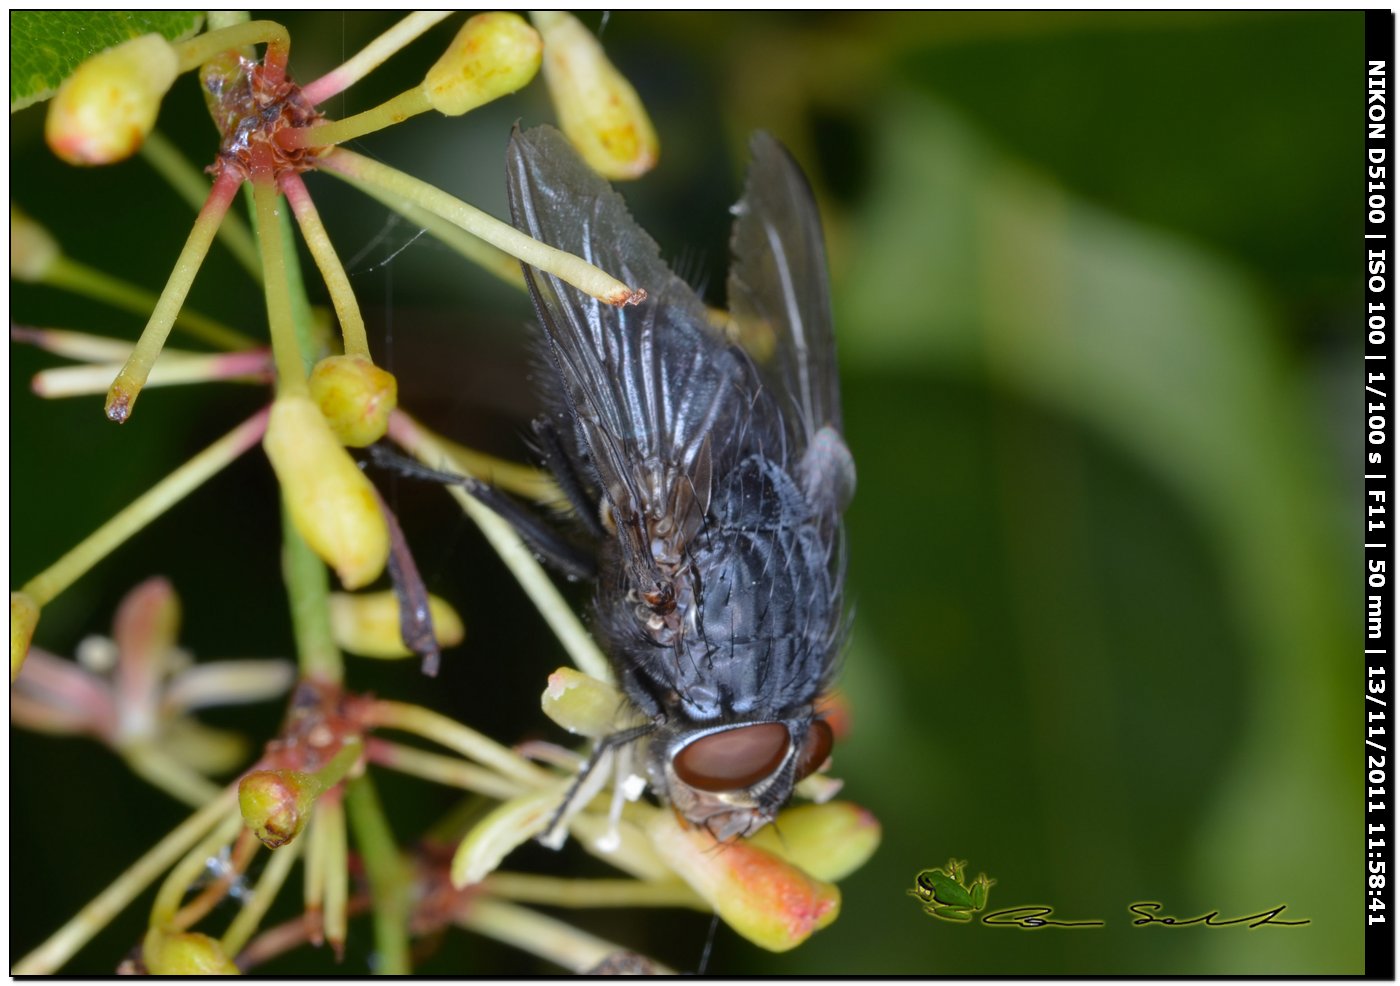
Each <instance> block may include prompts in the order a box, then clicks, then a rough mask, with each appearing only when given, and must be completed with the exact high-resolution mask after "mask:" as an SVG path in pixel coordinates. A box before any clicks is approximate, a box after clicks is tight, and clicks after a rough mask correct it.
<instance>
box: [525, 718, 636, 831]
mask: <svg viewBox="0 0 1400 986" xmlns="http://www.w3.org/2000/svg"><path fill="white" fill-rule="evenodd" d="M655 728H656V724H655V723H650V722H648V723H645V724H643V725H641V726H633V727H632V728H631V729H624V730H623V731H622V732H620V733H613V734H612V735H610V736H604V737H603V738H602V739H600V740H599V741H598V744H597V746H595V747H594V748H593V752H592V753H590V754H589V755H588V759H587V760H585V761H584V762H583V766H581V767H580V768H579V770H578V773H577V774H575V775H574V780H573V783H572V784H570V785H569V790H568V793H566V794H565V795H564V800H563V801H561V802H560V803H559V807H558V808H556V809H555V810H554V817H553V818H551V819H550V820H549V827H548V828H546V829H545V830H544V831H543V832H541V833H540V834H539V835H538V836H536V838H537V840H538V841H539V842H540V843H542V844H543V845H546V846H549V847H550V848H551V849H558V848H559V847H560V846H561V845H562V844H563V838H562V831H561V826H563V825H564V824H566V823H567V822H568V820H569V816H570V815H571V814H572V812H571V811H570V809H571V808H572V807H573V803H574V801H576V800H577V799H578V796H579V792H580V791H582V790H583V786H584V782H585V781H587V780H588V779H589V777H591V776H592V774H593V772H594V771H596V770H597V769H598V765H599V764H600V763H601V762H602V760H603V756H604V755H605V754H607V753H608V752H610V751H612V750H615V749H617V748H618V747H620V746H626V745H627V744H628V743H634V742H636V741H637V740H639V739H641V738H642V737H643V736H645V735H647V734H648V733H650V732H651V731H652V730H653V729H655Z"/></svg>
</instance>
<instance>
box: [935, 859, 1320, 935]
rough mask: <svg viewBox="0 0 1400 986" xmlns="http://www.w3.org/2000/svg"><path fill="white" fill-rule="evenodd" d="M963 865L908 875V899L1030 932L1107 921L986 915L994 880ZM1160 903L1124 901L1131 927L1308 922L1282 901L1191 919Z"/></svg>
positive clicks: (1010, 910) (942, 912)
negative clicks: (1287, 914) (972, 875)
mask: <svg viewBox="0 0 1400 986" xmlns="http://www.w3.org/2000/svg"><path fill="white" fill-rule="evenodd" d="M966 866H967V863H965V862H962V861H960V860H957V859H950V860H948V865H947V866H946V867H933V868H931V869H927V870H923V871H922V872H921V873H919V875H918V876H917V877H915V878H914V889H913V890H910V891H909V894H910V895H911V896H913V897H917V898H918V899H919V901H920V903H921V904H922V905H923V908H924V912H925V913H926V914H929V915H931V916H933V917H936V918H938V919H940V920H943V921H955V922H958V923H961V924H966V923H969V922H971V921H972V919H973V918H974V917H975V916H977V915H979V914H981V917H980V918H979V920H980V921H981V923H982V924H986V925H993V926H999V927H1009V928H1021V929H1025V930H1035V929H1038V928H1102V927H1104V926H1105V925H1106V924H1107V922H1105V921H1102V920H1088V921H1064V920H1061V919H1059V918H1054V917H1051V915H1052V914H1054V913H1055V909H1054V908H1053V907H1050V906H1048V905H1045V904H1027V905H1023V906H1020V907H1007V908H1003V909H1002V910H999V911H991V912H989V913H986V914H982V913H981V912H982V911H984V910H986V907H987V898H988V897H989V896H990V893H991V888H992V886H993V885H994V884H995V883H996V881H995V880H992V879H989V878H988V877H987V875H986V874H985V873H978V874H977V878H976V879H975V880H973V881H972V882H971V883H970V884H969V883H968V882H967V879H966V877H965V876H964V875H963V870H964V868H965V867H966ZM1164 906H1165V905H1163V904H1162V903H1160V902H1159V901H1155V900H1143V901H1137V902H1136V903H1133V904H1129V905H1128V913H1130V914H1135V915H1137V917H1136V918H1135V919H1134V920H1133V926H1134V927H1143V926H1145V925H1153V924H1155V925H1161V926H1162V927H1164V928H1189V927H1197V926H1199V927H1205V928H1229V927H1235V926H1239V925H1244V926H1245V927H1248V928H1262V927H1264V926H1265V925H1271V926H1274V927H1290V928H1296V927H1298V926H1300V925H1305V924H1311V923H1312V921H1311V920H1309V919H1306V918H1304V919H1301V920H1297V921H1293V920H1286V919H1284V918H1282V917H1280V915H1281V914H1283V912H1284V911H1285V910H1286V909H1287V908H1288V905H1287V904H1279V905H1278V906H1277V907H1273V908H1270V909H1268V910H1265V911H1259V912H1257V913H1254V914H1245V915H1241V916H1240V917H1229V918H1227V917H1222V916H1221V914H1220V911H1219V910H1213V911H1208V912H1206V913H1205V914H1198V915H1196V916H1195V917H1187V918H1182V917H1177V916H1175V915H1172V914H1163V913H1162V909H1163V907H1164Z"/></svg>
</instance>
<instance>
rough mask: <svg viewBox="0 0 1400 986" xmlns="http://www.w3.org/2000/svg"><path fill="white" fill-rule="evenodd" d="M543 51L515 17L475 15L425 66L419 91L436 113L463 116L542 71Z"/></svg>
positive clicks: (536, 38) (536, 37)
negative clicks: (435, 59) (421, 89)
mask: <svg viewBox="0 0 1400 986" xmlns="http://www.w3.org/2000/svg"><path fill="white" fill-rule="evenodd" d="M543 49H544V45H543V43H542V42H541V41H540V36H539V34H538V33H536V31H535V29H534V28H532V27H531V26H530V25H529V24H526V23H525V21H524V20H523V19H521V18H520V17H519V16H518V15H516V14H507V13H503V12H495V13H488V14H477V15H476V16H475V17H472V18H470V19H469V20H468V21H467V22H466V23H465V24H463V25H462V29H461V30H460V31H458V32H457V36H456V37H455V38H453V39H452V46H451V47H450V48H448V49H447V52H446V53H445V54H444V55H443V56H442V57H441V58H439V59H438V60H437V64H435V65H434V66H433V67H432V68H430V69H429V70H428V74H427V77H426V78H424V79H423V93H424V95H425V96H427V98H428V103H429V105H431V106H432V108H433V109H435V110H437V111H438V112H439V113H442V114H443V115H445V116H461V115H462V114H463V113H465V112H467V111H468V110H474V109H476V108H477V107H478V106H481V105H482V104H484V103H489V102H491V100H493V99H499V98H500V97H501V96H505V95H509V94H510V93H513V92H515V90H517V89H519V88H521V87H522V86H524V85H526V84H527V83H528V82H529V81H530V80H531V79H533V78H534V77H535V73H537V72H538V71H539V70H540V56H541V53H542V51H543Z"/></svg>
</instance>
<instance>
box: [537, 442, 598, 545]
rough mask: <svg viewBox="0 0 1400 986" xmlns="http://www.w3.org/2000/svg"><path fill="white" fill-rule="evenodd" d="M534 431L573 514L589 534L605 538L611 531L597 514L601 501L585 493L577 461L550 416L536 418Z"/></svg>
mask: <svg viewBox="0 0 1400 986" xmlns="http://www.w3.org/2000/svg"><path fill="white" fill-rule="evenodd" d="M534 431H535V438H536V439H537V440H538V442H539V450H540V455H542V456H543V457H544V464H545V467H546V468H548V469H549V471H550V473H551V474H553V476H554V481H555V482H556V483H557V484H558V485H559V490H560V492H562V493H563V494H564V497H565V499H567V500H568V501H569V506H571V507H573V510H574V514H575V515H576V516H577V517H578V519H579V520H580V521H581V522H582V523H583V525H584V526H585V527H587V528H588V533H589V534H591V535H592V536H593V537H594V538H596V539H597V540H599V541H602V540H604V539H605V538H607V536H608V532H607V531H606V530H605V529H604V528H603V521H602V519H601V518H600V517H599V516H598V504H597V503H595V502H594V501H593V499H592V498H591V497H590V496H589V495H588V493H587V492H586V490H585V486H584V482H583V477H582V476H580V475H579V474H578V469H577V468H576V467H575V464H574V460H573V459H571V458H570V457H569V454H568V452H567V451H565V449H564V441H563V439H562V438H560V437H559V429H558V428H556V427H555V425H554V422H553V421H551V420H549V419H548V418H536V419H535V422H534Z"/></svg>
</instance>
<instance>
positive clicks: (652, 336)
mask: <svg viewBox="0 0 1400 986" xmlns="http://www.w3.org/2000/svg"><path fill="white" fill-rule="evenodd" d="M507 174H508V182H509V184H508V191H509V196H510V207H511V215H512V218H513V220H514V222H515V225H516V226H517V227H518V228H519V229H521V230H522V231H524V232H527V233H529V234H530V235H531V236H533V237H535V238H536V239H538V240H542V241H543V242H545V243H548V244H550V245H551V246H554V247H558V248H559V249H562V250H567V251H569V252H571V253H574V254H577V255H579V256H581V257H583V258H584V259H585V260H587V261H588V262H589V263H592V264H594V265H596V266H598V267H601V268H602V269H603V270H606V271H607V272H608V273H610V274H612V275H613V276H615V277H618V278H620V279H621V280H623V281H624V282H626V283H627V284H628V285H631V286H633V287H640V288H643V289H644V290H645V291H646V292H647V299H646V300H645V301H643V302H642V303H640V304H638V305H634V306H629V307H626V308H616V307H613V306H611V305H608V304H605V303H604V302H600V301H597V300H595V299H593V298H591V297H589V296H588V295H586V294H584V293H583V292H581V291H579V290H577V289H576V288H573V287H572V286H570V285H568V284H565V283H563V282H562V281H560V280H559V279H557V278H555V277H553V276H551V275H549V274H544V273H541V272H540V271H537V270H535V269H533V268H530V267H526V268H525V272H526V278H527V280H528V282H529V285H530V290H531V293H532V294H533V296H534V299H535V304H536V307H537V308H538V310H539V315H540V321H541V323H542V324H543V326H544V331H545V335H546V338H547V340H548V346H549V355H550V358H551V360H552V362H553V364H554V366H555V369H556V370H557V371H558V374H559V378H560V381H561V383H562V385H563V392H564V397H565V398H566V400H567V402H568V405H569V410H570V412H571V416H572V419H573V423H574V426H575V428H576V429H577V430H578V432H579V436H578V437H579V438H580V439H581V440H582V442H583V443H584V444H585V446H586V449H587V452H588V456H589V459H590V461H591V463H592V468H593V469H594V470H595V471H596V473H597V479H598V481H599V483H600V485H601V493H602V495H603V496H604V497H606V498H607V500H608V502H609V503H610V504H611V506H612V508H613V510H614V514H615V518H616V519H617V520H618V521H619V523H623V522H629V521H630V520H631V519H632V518H635V517H636V516H637V515H643V516H651V517H659V516H662V515H663V514H665V513H666V512H667V511H670V512H671V515H672V516H674V515H675V512H676V511H677V510H678V509H679V510H681V512H682V514H687V515H690V516H695V508H696V507H697V506H698V507H699V508H700V509H699V513H700V514H701V515H703V512H704V504H705V503H706V502H707V500H708V496H709V483H710V477H711V475H712V470H713V467H714V466H715V465H717V464H718V462H717V461H716V459H715V457H716V456H717V455H723V453H724V450H725V448H726V447H727V445H728V444H729V443H728V440H727V437H726V436H729V435H732V434H735V433H743V432H744V431H745V429H746V428H747V427H748V423H747V420H746V419H747V418H749V417H752V415H751V414H750V413H749V409H750V408H751V406H752V404H753V401H754V399H755V396H756V393H757V391H758V389H759V388H758V385H757V380H756V378H755V377H754V374H753V370H752V365H751V364H750V363H749V361H748V360H747V359H746V358H744V357H743V356H742V355H741V354H740V353H739V352H737V351H736V350H734V349H733V348H732V347H729V346H728V345H727V344H725V343H724V342H723V340H722V339H720V337H719V336H718V334H717V333H715V332H714V331H713V330H712V329H711V328H710V327H709V325H708V323H707V320H706V313H705V307H704V305H703V304H702V303H701V301H700V299H699V298H698V297H696V295H695V293H694V292H693V291H692V290H691V289H690V287H689V286H688V285H686V284H685V283H684V282H683V281H681V280H680V279H679V278H677V277H676V276H675V275H674V274H673V273H672V272H671V271H670V270H669V269H668V268H667V266H666V265H665V264H664V263H663V262H662V261H661V257H660V251H659V250H658V248H657V246H656V243H655V242H654V241H653V240H652V239H651V237H650V236H648V235H647V234H646V232H645V231H643V230H642V228H641V227H640V226H638V225H637V223H636V222H635V221H634V220H633V219H632V217H631V215H630V214H629V213H628V211H627V207H626V205H625V204H624V203H623V201H622V198H621V197H620V196H619V195H617V194H616V193H615V192H613V191H612V189H611V188H610V187H609V186H608V184H607V182H605V181H604V180H603V179H602V178H600V177H598V175H596V174H595V173H594V172H593V171H592V170H590V169H589V168H588V167H587V166H586V165H585V164H584V163H583V162H582V161H581V160H580V159H579V157H578V156H577V154H576V153H575V152H574V150H573V148H572V147H570V146H569V144H568V142H567V141H566V140H565V138H564V137H563V135H562V134H560V133H559V132H558V131H556V130H554V129H553V128H551V127H537V128H534V129H532V130H529V131H525V132H517V133H516V134H515V135H514V136H513V137H512V138H511V142H510V147H509V151H508V153H507ZM741 418H743V419H745V420H740V419H741ZM678 500H684V501H685V502H684V503H678V502H677V501H678ZM644 533H645V532H644V531H643V530H642V529H641V528H638V529H637V531H636V534H637V540H636V541H634V542H633V543H634V544H637V545H641V544H645V543H647V540H646V539H645V538H644V537H643V535H644ZM624 540H625V538H624ZM638 550H639V551H640V548H638ZM634 561H636V562H643V561H645V563H646V564H647V565H648V566H649V565H650V558H649V554H648V555H647V556H646V557H645V558H643V557H638V558H635V559H634Z"/></svg>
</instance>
